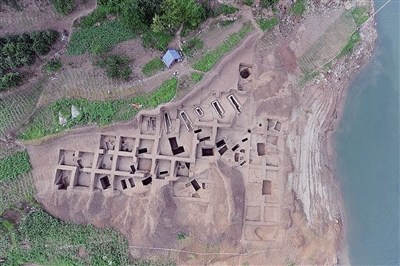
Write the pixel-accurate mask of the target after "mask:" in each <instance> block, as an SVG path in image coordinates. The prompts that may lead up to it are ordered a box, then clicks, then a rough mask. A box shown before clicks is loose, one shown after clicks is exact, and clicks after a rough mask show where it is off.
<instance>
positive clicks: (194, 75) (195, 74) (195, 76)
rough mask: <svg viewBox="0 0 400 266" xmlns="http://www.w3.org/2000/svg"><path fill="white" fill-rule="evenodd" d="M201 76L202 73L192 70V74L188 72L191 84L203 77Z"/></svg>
mask: <svg viewBox="0 0 400 266" xmlns="http://www.w3.org/2000/svg"><path fill="white" fill-rule="evenodd" d="M203 76H204V74H203V73H198V72H193V73H192V74H190V79H191V80H192V82H193V84H196V83H197V82H199V81H200V80H202V79H203Z"/></svg>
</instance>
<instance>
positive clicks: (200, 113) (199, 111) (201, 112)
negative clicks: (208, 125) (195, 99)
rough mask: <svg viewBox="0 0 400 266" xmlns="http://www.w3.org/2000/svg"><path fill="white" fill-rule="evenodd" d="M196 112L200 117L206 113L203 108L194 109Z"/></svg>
mask: <svg viewBox="0 0 400 266" xmlns="http://www.w3.org/2000/svg"><path fill="white" fill-rule="evenodd" d="M194 112H195V113H196V114H197V115H198V116H199V117H202V116H204V111H203V108H201V106H196V107H195V108H194Z"/></svg>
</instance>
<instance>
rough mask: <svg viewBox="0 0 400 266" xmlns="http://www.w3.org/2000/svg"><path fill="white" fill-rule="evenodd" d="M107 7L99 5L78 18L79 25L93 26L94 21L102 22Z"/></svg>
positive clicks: (105, 16) (105, 15)
mask: <svg viewBox="0 0 400 266" xmlns="http://www.w3.org/2000/svg"><path fill="white" fill-rule="evenodd" d="M107 13H108V9H107V8H106V7H104V6H99V7H97V8H96V10H94V11H93V12H92V13H90V14H89V15H87V16H85V17H83V18H81V19H80V20H79V27H81V28H89V27H92V26H94V25H95V24H96V23H98V22H99V23H100V22H103V21H105V20H106V19H107Z"/></svg>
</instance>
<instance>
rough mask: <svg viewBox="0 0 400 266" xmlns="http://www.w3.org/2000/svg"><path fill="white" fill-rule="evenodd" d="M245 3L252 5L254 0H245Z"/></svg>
mask: <svg viewBox="0 0 400 266" xmlns="http://www.w3.org/2000/svg"><path fill="white" fill-rule="evenodd" d="M243 4H245V5H247V6H252V5H253V4H254V0H243Z"/></svg>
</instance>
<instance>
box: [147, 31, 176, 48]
mask: <svg viewBox="0 0 400 266" xmlns="http://www.w3.org/2000/svg"><path fill="white" fill-rule="evenodd" d="M142 40H143V46H144V47H146V48H153V49H157V50H160V51H164V50H165V49H167V48H168V44H169V43H170V42H171V41H172V36H171V35H170V34H166V33H162V32H153V31H152V30H148V31H146V33H145V34H143V36H142Z"/></svg>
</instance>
